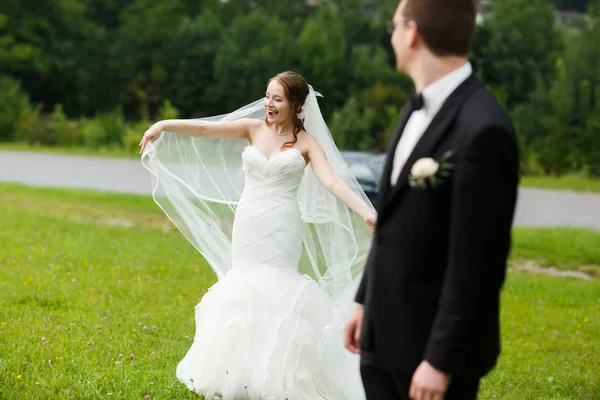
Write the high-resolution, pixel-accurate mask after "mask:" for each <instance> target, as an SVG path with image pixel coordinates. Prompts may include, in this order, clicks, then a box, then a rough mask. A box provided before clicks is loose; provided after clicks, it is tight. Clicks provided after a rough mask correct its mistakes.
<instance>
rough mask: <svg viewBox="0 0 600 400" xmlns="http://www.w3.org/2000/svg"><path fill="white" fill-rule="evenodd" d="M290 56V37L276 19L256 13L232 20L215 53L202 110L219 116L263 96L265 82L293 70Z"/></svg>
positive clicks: (291, 48)
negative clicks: (280, 73)
mask: <svg viewBox="0 0 600 400" xmlns="http://www.w3.org/2000/svg"><path fill="white" fill-rule="evenodd" d="M293 54H294V49H293V39H292V36H291V35H289V34H288V33H287V29H286V24H285V23H284V22H282V21H281V20H279V19H278V18H276V17H268V16H265V15H264V14H263V13H260V12H252V13H251V14H249V15H246V16H243V17H238V18H236V19H235V20H234V21H233V22H232V24H231V25H230V26H229V28H228V29H226V30H225V35H224V37H223V39H222V42H221V45H220V47H219V50H218V51H217V53H216V56H215V59H214V67H213V68H214V79H213V82H212V85H211V86H210V87H209V88H207V91H206V96H205V100H204V104H205V106H206V107H207V109H210V110H215V111H216V112H217V113H219V114H221V113H226V112H231V111H233V110H234V109H237V108H238V107H241V106H242V105H245V104H247V103H249V102H251V101H253V100H256V99H257V98H260V97H262V96H264V93H265V88H266V83H267V81H268V79H269V78H271V77H273V76H275V75H276V74H277V73H279V72H281V71H285V70H288V69H293V65H292V55H293Z"/></svg>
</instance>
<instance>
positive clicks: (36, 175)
mask: <svg viewBox="0 0 600 400" xmlns="http://www.w3.org/2000/svg"><path fill="white" fill-rule="evenodd" d="M0 181H4V182H15V183H22V184H26V185H32V186H52V187H64V188H76V189H95V190H101V191H107V192H119V193H135V194H146V195H147V194H150V192H151V181H150V173H149V172H148V171H147V170H146V169H145V168H144V167H143V166H142V164H141V162H140V161H139V160H128V159H117V158H102V157H88V156H73V155H55V154H42V153H32V152H21V151H1V150H0ZM515 225H518V226H579V227H588V228H593V229H598V230H600V194H596V193H578V192H571V191H557V190H542V189H531V188H521V189H520V191H519V198H518V203H517V211H516V215H515Z"/></svg>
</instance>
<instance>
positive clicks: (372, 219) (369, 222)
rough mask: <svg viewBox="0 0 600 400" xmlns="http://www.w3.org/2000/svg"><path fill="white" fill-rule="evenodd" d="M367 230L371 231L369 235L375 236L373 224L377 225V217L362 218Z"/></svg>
mask: <svg viewBox="0 0 600 400" xmlns="http://www.w3.org/2000/svg"><path fill="white" fill-rule="evenodd" d="M363 219H364V221H365V224H367V228H369V230H370V231H371V235H373V234H375V224H376V223H377V216H376V215H374V214H371V215H368V216H366V217H364V218H363Z"/></svg>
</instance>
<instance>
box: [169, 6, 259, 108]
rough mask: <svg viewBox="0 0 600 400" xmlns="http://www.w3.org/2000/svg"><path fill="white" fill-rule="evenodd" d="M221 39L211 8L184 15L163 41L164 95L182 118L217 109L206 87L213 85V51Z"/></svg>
mask: <svg viewBox="0 0 600 400" xmlns="http://www.w3.org/2000/svg"><path fill="white" fill-rule="evenodd" d="M222 41H223V27H222V26H221V23H220V22H219V20H218V19H217V18H216V17H215V14H214V12H213V11H212V10H210V9H205V11H204V12H203V13H202V14H201V15H199V16H198V17H196V18H189V17H186V18H184V20H183V21H182V23H181V25H180V27H179V29H177V31H176V32H175V33H174V34H173V36H172V37H171V38H170V40H169V42H168V43H167V44H166V46H165V55H164V57H165V59H164V65H165V66H166V72H167V82H166V96H167V98H169V99H171V100H172V101H173V104H174V105H175V107H177V109H179V110H180V112H181V114H182V117H183V118H191V117H202V116H207V115H214V114H216V113H218V112H219V110H218V108H217V107H216V102H215V101H213V99H212V98H211V95H212V94H211V93H209V92H208V88H209V87H211V85H213V79H214V78H213V76H214V65H215V60H216V55H217V51H218V49H219V46H220V45H221V44H222ZM256 95H259V93H256ZM221 111H222V110H221Z"/></svg>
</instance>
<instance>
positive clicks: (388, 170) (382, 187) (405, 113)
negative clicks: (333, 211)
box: [377, 100, 412, 210]
mask: <svg viewBox="0 0 600 400" xmlns="http://www.w3.org/2000/svg"><path fill="white" fill-rule="evenodd" d="M411 114H412V109H411V106H410V103H409V101H408V100H407V102H406V103H405V104H404V107H403V109H402V114H401V116H400V122H398V125H396V129H395V131H394V136H392V140H391V141H390V145H389V146H388V149H387V154H386V156H385V164H384V167H383V170H382V172H381V178H380V182H379V196H378V198H379V199H378V201H377V209H378V210H381V208H382V206H384V205H385V203H386V200H387V197H388V195H389V191H390V186H391V184H390V176H391V174H392V168H393V166H394V156H395V154H396V147H397V146H398V142H399V141H400V137H401V136H402V132H404V127H405V126H406V124H407V123H408V119H409V118H410V115H411Z"/></svg>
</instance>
